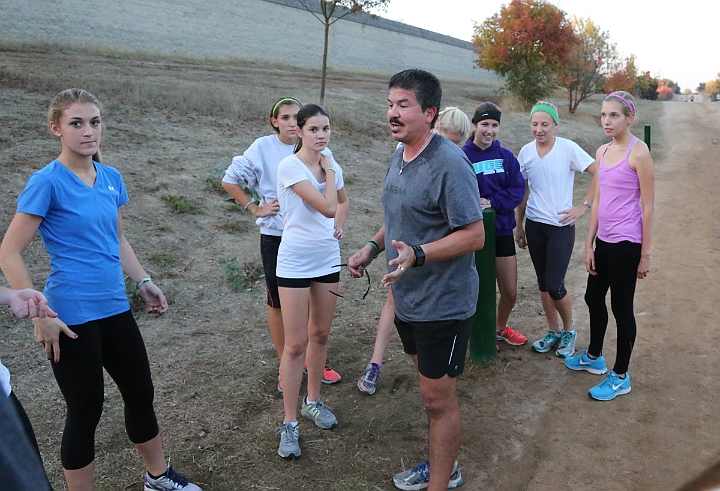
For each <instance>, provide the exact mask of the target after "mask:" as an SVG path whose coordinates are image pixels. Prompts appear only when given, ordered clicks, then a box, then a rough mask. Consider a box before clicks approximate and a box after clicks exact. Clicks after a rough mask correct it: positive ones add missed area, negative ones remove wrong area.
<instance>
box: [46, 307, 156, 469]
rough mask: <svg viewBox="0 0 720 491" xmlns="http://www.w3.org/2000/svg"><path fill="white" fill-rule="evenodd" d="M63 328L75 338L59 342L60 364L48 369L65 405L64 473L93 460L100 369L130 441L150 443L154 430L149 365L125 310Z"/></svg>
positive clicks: (101, 395)
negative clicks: (116, 392)
mask: <svg viewBox="0 0 720 491" xmlns="http://www.w3.org/2000/svg"><path fill="white" fill-rule="evenodd" d="M68 327H70V329H72V330H73V331H74V332H75V333H76V334H77V335H78V337H77V339H70V338H69V337H67V336H63V335H61V336H60V362H59V363H52V368H53V373H54V374H55V380H57V383H58V386H59V387H60V391H61V392H62V394H63V397H64V398H65V402H66V403H67V418H66V420H65V431H64V433H63V437H62V446H61V449H60V459H61V462H62V465H63V467H64V468H65V469H68V470H74V469H80V468H82V467H85V466H86V465H88V464H90V463H91V462H92V461H93V460H95V428H96V427H97V425H98V422H99V421H100V415H101V414H102V409H103V400H104V381H103V367H105V370H107V372H108V374H109V375H110V376H111V377H112V379H113V380H114V381H115V383H116V384H117V386H118V389H120V393H121V394H122V398H123V401H124V402H125V429H126V431H127V434H128V437H129V438H130V441H132V442H133V443H145V442H147V441H149V440H152V439H153V438H155V437H156V436H157V435H158V424H157V418H156V417H155V410H154V409H153V398H154V395H155V392H154V388H153V383H152V379H151V378H150V363H149V362H148V358H147V352H146V351H145V343H144V342H143V339H142V336H141V334H140V330H139V329H138V326H137V323H136V322H135V319H134V318H133V316H132V313H131V312H130V311H129V310H128V311H127V312H124V313H122V314H118V315H114V316H112V317H108V318H105V319H100V320H96V321H91V322H87V323H85V324H80V325H73V326H68Z"/></svg>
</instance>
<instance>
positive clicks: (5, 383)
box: [0, 361, 11, 396]
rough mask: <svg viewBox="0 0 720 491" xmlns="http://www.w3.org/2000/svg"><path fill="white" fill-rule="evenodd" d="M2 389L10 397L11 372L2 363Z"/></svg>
mask: <svg viewBox="0 0 720 491" xmlns="http://www.w3.org/2000/svg"><path fill="white" fill-rule="evenodd" d="M0 389H2V391H3V392H4V393H5V395H6V396H9V395H10V391H11V388H10V371H9V370H8V369H7V368H6V367H5V365H3V364H2V361H0Z"/></svg>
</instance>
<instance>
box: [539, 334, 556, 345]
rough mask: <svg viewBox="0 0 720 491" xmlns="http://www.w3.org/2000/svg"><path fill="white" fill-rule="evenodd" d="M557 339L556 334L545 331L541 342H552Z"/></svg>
mask: <svg viewBox="0 0 720 491" xmlns="http://www.w3.org/2000/svg"><path fill="white" fill-rule="evenodd" d="M556 339H557V336H556V335H555V334H552V333H547V334H546V335H545V337H544V338H543V339H542V343H543V344H552V343H554V342H555V340H556Z"/></svg>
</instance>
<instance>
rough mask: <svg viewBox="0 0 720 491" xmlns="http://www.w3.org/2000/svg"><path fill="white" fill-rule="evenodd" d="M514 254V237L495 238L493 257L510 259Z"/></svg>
mask: <svg viewBox="0 0 720 491" xmlns="http://www.w3.org/2000/svg"><path fill="white" fill-rule="evenodd" d="M516 254H517V253H516V252H515V237H513V236H512V235H502V236H500V237H498V236H496V237H495V257H512V256H515V255H516Z"/></svg>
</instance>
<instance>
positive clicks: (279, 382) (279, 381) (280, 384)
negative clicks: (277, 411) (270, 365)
mask: <svg viewBox="0 0 720 491" xmlns="http://www.w3.org/2000/svg"><path fill="white" fill-rule="evenodd" d="M278 392H280V393H281V394H282V393H283V386H282V379H281V378H280V374H279V373H278Z"/></svg>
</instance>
